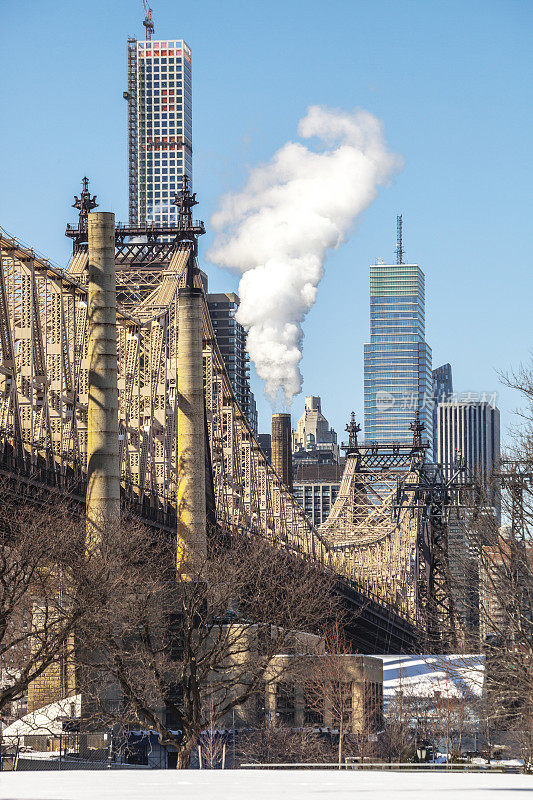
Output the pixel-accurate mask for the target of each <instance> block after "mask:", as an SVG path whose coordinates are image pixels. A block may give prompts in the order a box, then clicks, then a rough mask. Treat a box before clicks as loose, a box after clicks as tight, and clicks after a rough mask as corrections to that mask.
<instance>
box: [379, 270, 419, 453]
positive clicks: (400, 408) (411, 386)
mask: <svg viewBox="0 0 533 800" xmlns="http://www.w3.org/2000/svg"><path fill="white" fill-rule="evenodd" d="M364 366H365V439H366V440H367V441H376V442H389V441H399V442H410V441H411V439H412V431H411V430H410V429H409V424H410V423H411V422H412V421H413V418H414V416H415V413H416V410H417V409H418V412H419V415H420V420H421V421H422V422H423V423H424V425H425V431H424V437H425V438H426V440H429V439H430V438H431V435H432V416H431V409H430V406H431V398H432V395H433V390H432V379H431V348H430V347H429V345H428V344H427V342H426V339H425V294H424V273H423V272H422V270H421V269H420V267H419V266H417V265H416V264H402V263H399V264H373V265H372V266H371V267H370V343H368V344H365V346H364Z"/></svg>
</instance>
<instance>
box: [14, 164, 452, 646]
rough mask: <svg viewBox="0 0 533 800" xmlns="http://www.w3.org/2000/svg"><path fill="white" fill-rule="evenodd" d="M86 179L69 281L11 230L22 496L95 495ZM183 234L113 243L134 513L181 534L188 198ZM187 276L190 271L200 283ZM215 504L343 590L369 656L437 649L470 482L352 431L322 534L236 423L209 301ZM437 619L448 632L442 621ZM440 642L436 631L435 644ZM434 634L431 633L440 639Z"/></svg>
mask: <svg viewBox="0 0 533 800" xmlns="http://www.w3.org/2000/svg"><path fill="white" fill-rule="evenodd" d="M87 184H88V182H87V181H86V180H84V186H83V191H82V193H81V195H80V197H79V198H78V197H76V202H75V204H74V206H75V207H76V208H78V209H79V220H78V224H77V226H76V227H74V226H68V227H67V232H66V233H67V236H69V237H70V238H71V239H72V241H73V255H72V258H71V261H70V263H69V266H68V268H67V269H66V270H65V271H63V270H61V269H59V268H57V267H55V266H53V265H52V264H51V263H50V262H49V261H48V260H46V259H45V258H43V257H40V256H39V255H37V254H36V253H35V251H33V250H32V249H31V248H28V247H25V246H23V245H22V244H21V243H20V242H18V241H17V240H15V239H13V238H11V237H9V236H8V235H7V234H5V233H3V232H1V229H0V472H1V473H2V474H3V475H4V478H7V479H9V480H11V481H14V482H15V483H17V485H21V486H24V487H25V488H24V490H25V491H29V492H31V491H32V487H42V486H43V485H44V486H47V487H49V488H50V490H51V491H57V492H65V493H68V494H71V495H78V496H79V497H80V498H81V499H82V498H83V496H84V484H85V480H84V474H85V471H86V455H87V404H88V389H89V385H88V358H87V355H88V321H87V317H88V314H87V295H88V290H87V262H88V247H87V214H88V212H89V211H91V210H92V209H93V208H94V207H95V206H96V201H95V198H94V197H91V195H90V193H89V192H88V185H87ZM176 203H177V204H179V206H180V209H179V210H180V213H179V220H178V222H177V224H176V225H174V226H169V225H167V226H166V227H164V226H155V225H152V226H144V227H142V228H131V229H130V228H128V227H124V226H121V225H119V226H118V227H117V229H116V273H117V298H118V303H119V308H118V314H117V328H118V385H119V417H120V419H119V426H120V430H119V442H120V462H121V484H122V494H123V502H124V503H125V504H129V505H131V506H132V507H133V508H134V509H135V510H136V511H137V512H140V513H141V514H142V515H143V516H144V517H145V518H146V519H147V520H148V521H149V522H151V523H152V524H153V525H158V526H161V527H163V528H166V529H170V530H175V528H176V520H177V513H178V510H177V502H178V484H179V474H178V452H177V431H176V427H177V425H176V422H177V374H178V370H179V363H178V336H179V324H178V321H179V319H178V317H179V315H178V290H179V289H180V288H181V287H183V286H185V282H186V280H187V274H188V270H190V268H191V265H193V266H194V267H195V269H194V283H195V286H196V287H197V288H199V289H201V290H202V292H203V287H202V280H201V274H200V272H199V270H198V269H197V238H198V236H199V235H200V234H201V233H203V232H204V226H203V223H202V222H196V221H193V219H192V214H191V209H192V206H193V205H195V198H194V195H190V193H189V192H188V189H187V187H185V190H184V192H183V193H182V196H181V198H180V200H177V201H176ZM189 274H191V273H189ZM203 371H204V389H205V412H206V413H205V417H206V435H207V441H208V444H209V447H208V448H206V449H207V452H206V475H207V480H206V492H207V495H208V511H209V513H210V514H211V516H212V519H213V520H214V521H215V520H216V522H217V523H219V524H220V525H221V526H223V527H224V528H225V529H226V530H229V531H231V532H232V533H234V534H245V535H258V536H261V537H263V538H265V539H267V540H269V541H271V542H272V543H273V545H275V546H278V547H283V548H286V549H288V550H290V551H292V552H294V553H296V554H298V555H300V556H303V557H306V558H308V559H312V560H313V561H315V562H316V563H317V564H318V565H320V567H321V568H323V569H326V570H328V571H329V572H330V573H332V574H333V575H334V576H335V585H336V591H337V592H338V593H339V594H340V595H341V597H342V598H343V601H344V602H345V603H346V605H347V606H348V608H349V609H351V610H356V611H357V614H356V615H355V617H354V623H353V625H352V634H353V635H352V639H353V641H354V642H355V644H356V646H357V647H358V648H359V649H360V650H362V651H363V652H382V653H387V652H394V653H398V652H403V651H406V650H409V649H411V648H414V647H415V646H417V645H418V646H423V645H421V640H422V641H424V642H427V641H428V639H427V636H428V635H430V636H431V635H434V636H437V631H442V630H443V625H444V626H446V625H447V624H448V622H449V620H450V619H451V617H452V609H451V600H450V592H449V591H448V588H447V578H446V575H447V566H446V563H447V562H446V518H447V509H449V507H450V506H451V505H452V504H453V502H454V498H455V496H456V494H457V491H458V488H459V487H460V484H461V479H460V475H459V474H457V475H455V476H454V477H453V478H452V479H449V480H448V481H446V480H445V479H444V477H443V476H442V474H437V473H436V472H435V468H434V467H433V466H432V465H428V464H427V463H426V458H425V447H426V446H425V445H424V444H423V443H422V439H421V426H420V425H419V423H418V422H416V421H415V423H414V424H413V426H412V427H413V443H412V445H409V444H408V445H406V444H394V443H393V444H391V445H385V446H384V445H377V444H372V443H371V444H365V445H359V444H358V442H357V431H358V426H356V425H355V421H354V420H353V419H352V423H351V424H350V425H349V426H347V430H348V432H349V443H348V445H347V446H346V450H347V458H346V469H345V472H344V476H343V479H342V484H341V489H340V493H339V496H338V499H337V501H336V503H335V505H334V507H333V509H332V511H331V514H330V516H329V518H328V520H327V521H326V522H325V523H324V524H323V525H322V526H320V528H318V529H317V528H315V527H314V526H313V525H312V524H311V522H310V520H309V519H308V518H307V517H306V516H305V514H304V512H303V510H302V508H301V507H300V506H299V504H298V503H297V502H296V500H295V499H294V497H293V495H292V494H291V493H290V491H289V490H288V488H287V487H286V486H285V485H284V484H283V483H282V481H281V480H280V478H279V477H278V475H277V474H276V473H275V471H274V470H273V468H272V467H271V465H270V464H269V462H268V461H267V459H266V458H265V456H264V454H263V452H262V450H261V448H260V447H259V445H258V443H257V441H256V439H255V438H254V436H253V434H252V431H251V429H250V427H249V425H248V423H247V420H246V418H245V416H244V414H243V412H242V411H241V409H240V407H239V405H238V403H237V401H236V399H235V396H234V393H233V390H232V387H231V384H230V381H229V378H228V376H227V373H226V370H225V367H224V363H223V360H222V357H221V354H220V351H219V349H218V347H217V344H216V339H215V334H214V330H213V326H212V324H211V320H210V316H209V313H208V309H207V302H206V298H205V293H204V294H203ZM435 613H436V614H437V616H438V622H435V619H436V617H435ZM433 629H434V630H433ZM432 630H433V634H432Z"/></svg>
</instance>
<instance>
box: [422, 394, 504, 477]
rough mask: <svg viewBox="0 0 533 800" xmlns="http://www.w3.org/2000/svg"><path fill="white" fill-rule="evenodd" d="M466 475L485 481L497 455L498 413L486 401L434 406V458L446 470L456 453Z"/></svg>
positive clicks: (498, 436) (498, 437)
mask: <svg viewBox="0 0 533 800" xmlns="http://www.w3.org/2000/svg"><path fill="white" fill-rule="evenodd" d="M458 455H460V456H461V457H462V458H463V459H464V463H465V466H466V468H467V471H468V472H469V474H470V475H471V476H473V477H476V478H478V479H481V480H482V481H486V480H488V479H489V477H490V475H491V473H492V471H493V470H494V468H495V466H496V465H497V463H498V461H499V458H500V412H499V410H498V409H497V408H496V407H495V406H494V405H492V404H491V403H488V402H486V401H481V402H479V401H478V402H468V401H464V402H448V403H439V404H438V406H437V461H438V462H439V463H441V464H443V465H444V468H445V470H446V471H449V470H450V468H451V465H452V464H453V463H454V461H455V459H456V458H457V456H458Z"/></svg>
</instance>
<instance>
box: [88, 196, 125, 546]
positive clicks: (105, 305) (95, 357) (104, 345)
mask: <svg viewBox="0 0 533 800" xmlns="http://www.w3.org/2000/svg"><path fill="white" fill-rule="evenodd" d="M88 226H89V231H88V232H89V297H88V301H89V308H88V319H89V352H88V356H89V404H88V441H87V497H86V524H87V528H86V530H87V543H88V545H89V546H90V543H91V541H95V542H96V541H98V540H99V539H100V538H101V537H102V536H104V535H105V534H106V532H107V531H109V530H114V529H115V528H116V526H117V525H118V524H119V523H120V464H119V447H118V369H117V296H116V276H115V215H114V214H112V213H109V212H105V211H103V212H93V213H91V214H89V215H88Z"/></svg>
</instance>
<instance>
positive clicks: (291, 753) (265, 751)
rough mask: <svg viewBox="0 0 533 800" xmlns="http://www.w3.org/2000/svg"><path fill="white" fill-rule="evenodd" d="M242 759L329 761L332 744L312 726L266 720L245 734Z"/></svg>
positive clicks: (277, 762) (298, 761)
mask: <svg viewBox="0 0 533 800" xmlns="http://www.w3.org/2000/svg"><path fill="white" fill-rule="evenodd" d="M238 753H239V759H240V761H241V763H246V762H251V763H255V764H282V763H285V764H309V763H315V764H316V763H321V762H329V761H330V760H331V746H330V744H329V742H328V741H327V740H326V739H324V738H322V737H321V736H320V734H319V733H317V732H316V731H314V730H311V729H310V728H305V727H303V728H293V727H291V726H289V725H284V724H277V725H272V724H271V722H270V721H268V720H265V724H263V725H261V726H259V727H258V728H256V729H255V730H253V731H249V732H247V733H246V734H245V735H243V736H242V738H241V741H240V743H239V749H238Z"/></svg>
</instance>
